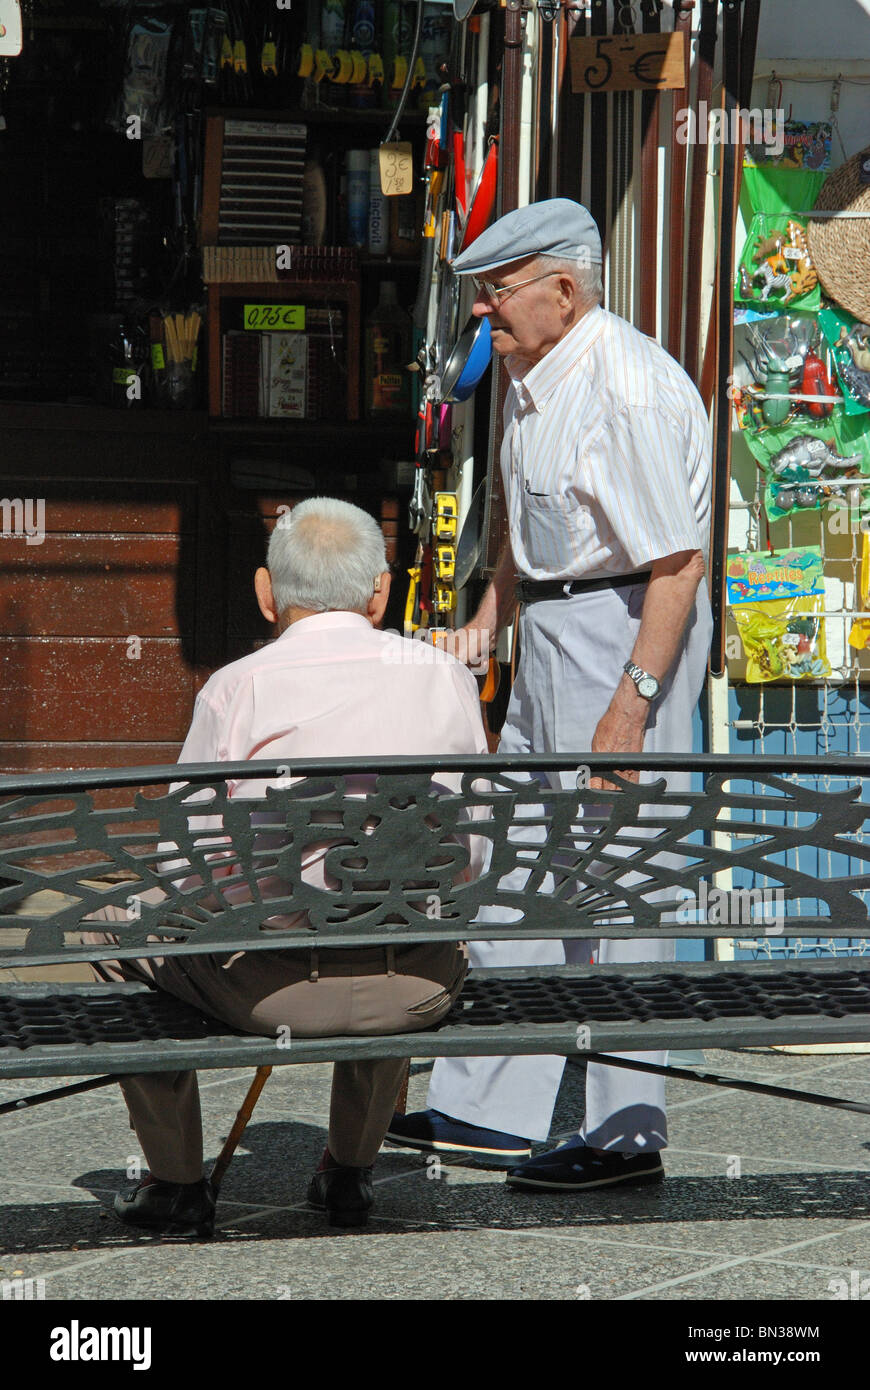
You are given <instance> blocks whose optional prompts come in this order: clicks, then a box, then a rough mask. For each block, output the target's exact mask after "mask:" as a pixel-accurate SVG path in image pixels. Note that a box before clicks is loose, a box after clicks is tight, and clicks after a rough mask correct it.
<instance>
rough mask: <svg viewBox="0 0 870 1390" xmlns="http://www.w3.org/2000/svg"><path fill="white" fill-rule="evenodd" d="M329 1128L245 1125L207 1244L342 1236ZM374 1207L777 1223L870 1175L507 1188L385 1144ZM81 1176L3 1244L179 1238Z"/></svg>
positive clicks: (538, 1225)
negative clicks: (329, 1161)
mask: <svg viewBox="0 0 870 1390" xmlns="http://www.w3.org/2000/svg"><path fill="white" fill-rule="evenodd" d="M323 1138H324V1136H323V1130H322V1129H321V1128H319V1127H316V1126H313V1125H310V1124H305V1123H302V1122H297V1121H292V1120H291V1121H282V1122H273V1121H264V1122H263V1123H261V1124H257V1123H256V1122H254V1123H252V1124H250V1125H249V1126H248V1129H247V1130H246V1132H245V1137H244V1142H243V1147H242V1149H241V1150H240V1151H239V1152H238V1153H237V1154H236V1157H235V1158H234V1160H233V1163H232V1165H231V1167H230V1169H229V1172H228V1174H227V1176H226V1179H225V1182H224V1186H223V1188H222V1189H221V1196H220V1200H219V1202H218V1225H217V1229H216V1232H215V1236H214V1241H213V1242H212V1243H215V1242H217V1243H220V1242H232V1243H239V1242H242V1243H244V1244H251V1243H254V1242H258V1241H274V1240H307V1239H312V1238H316V1239H322V1238H323V1237H324V1236H327V1235H328V1236H346V1235H347V1234H348V1233H346V1232H342V1231H338V1230H335V1229H334V1228H330V1227H329V1226H328V1225H327V1224H326V1221H325V1218H324V1216H323V1215H322V1213H318V1212H315V1211H310V1210H307V1209H306V1207H305V1193H306V1188H307V1185H308V1180H309V1177H310V1175H311V1173H312V1172H313V1171H314V1169H315V1168H316V1166H317V1162H318V1160H319V1156H320V1153H321V1151H322V1147H323ZM375 1182H376V1187H375V1201H376V1210H375V1213H374V1214H373V1216H372V1220H371V1223H370V1225H369V1226H368V1227H366V1228H363V1230H362V1231H361V1232H354V1233H352V1234H360V1235H365V1234H366V1232H369V1233H377V1234H386V1233H391V1234H393V1235H395V1236H396V1237H397V1239H401V1238H402V1236H404V1235H413V1234H416V1235H419V1234H424V1233H433V1234H434V1233H439V1234H443V1233H449V1232H450V1231H455V1230H465V1231H470V1230H475V1229H498V1230H505V1231H511V1230H516V1231H523V1230H544V1231H546V1230H571V1229H574V1230H582V1231H583V1232H585V1233H586V1234H589V1235H593V1236H594V1233H595V1231H602V1232H604V1231H607V1230H625V1229H628V1228H636V1227H643V1226H658V1227H661V1226H664V1225H666V1224H669V1223H678V1222H691V1223H696V1222H716V1223H718V1224H719V1225H720V1226H721V1224H722V1223H723V1222H726V1223H727V1222H734V1223H737V1222H741V1221H759V1220H761V1221H782V1220H791V1219H794V1218H796V1217H801V1216H806V1217H813V1218H815V1219H817V1220H818V1219H821V1220H830V1221H839V1222H842V1221H854V1220H857V1221H862V1220H866V1219H867V1218H868V1217H870V1173H867V1172H854V1173H851V1172H842V1171H840V1172H820V1171H818V1170H816V1171H814V1172H811V1173H807V1172H795V1173H770V1174H761V1175H757V1174H753V1175H747V1176H745V1177H740V1178H728V1177H725V1176H715V1177H704V1176H674V1177H669V1178H666V1179H665V1181H664V1182H662V1183H656V1184H651V1185H649V1186H646V1187H633V1188H632V1187H621V1188H618V1189H615V1190H609V1191H608V1190H598V1191H596V1192H594V1193H593V1192H587V1193H585V1194H583V1195H582V1196H580V1195H576V1194H572V1193H560V1192H544V1193H529V1192H522V1191H514V1190H512V1189H510V1188H509V1187H507V1185H506V1184H505V1181H504V1178H503V1176H502V1175H501V1174H499V1173H495V1172H485V1171H483V1170H476V1171H475V1173H474V1174H473V1175H472V1172H471V1170H470V1169H469V1168H467V1167H465V1166H464V1165H463V1166H459V1165H448V1164H446V1163H443V1162H441V1161H439V1162H438V1163H437V1164H436V1163H433V1161H432V1160H431V1158H430V1159H429V1161H428V1162H427V1159H426V1156H424V1155H422V1154H414V1153H409V1152H407V1151H403V1150H398V1149H393V1150H385V1151H384V1152H383V1153H382V1154H381V1155H380V1156H379V1158H378V1162H377V1165H376V1167H375ZM74 1185H75V1186H76V1187H79V1188H84V1189H85V1190H86V1191H88V1192H90V1193H91V1194H92V1195H93V1197H94V1198H95V1199H96V1200H95V1202H94V1203H89V1202H53V1203H50V1204H41V1203H37V1204H26V1203H22V1204H20V1205H10V1206H7V1207H4V1208H3V1227H4V1236H5V1239H4V1246H5V1249H6V1252H7V1254H9V1255H13V1254H14V1253H15V1252H17V1251H39V1252H41V1253H45V1252H49V1251H69V1250H71V1249H73V1248H74V1249H76V1250H78V1251H83V1250H93V1249H100V1250H111V1249H113V1248H118V1247H129V1246H135V1245H138V1244H141V1243H145V1242H150V1243H154V1242H166V1243H175V1241H176V1240H182V1239H183V1240H184V1241H185V1243H187V1241H186V1238H183V1237H176V1238H173V1237H163V1236H153V1235H149V1234H146V1233H143V1234H141V1235H140V1234H139V1233H136V1232H133V1231H131V1230H129V1229H128V1228H125V1227H124V1226H122V1225H121V1223H120V1222H118V1221H117V1219H116V1218H115V1217H114V1215H113V1214H112V1211H111V1204H112V1199H113V1196H114V1194H115V1192H116V1191H117V1190H118V1189H119V1188H124V1187H126V1186H127V1185H128V1183H127V1180H125V1178H124V1175H123V1173H122V1172H119V1171H118V1170H114V1169H111V1170H99V1171H95V1172H88V1173H84V1174H82V1175H81V1176H80V1177H78V1178H76V1179H75V1181H74Z"/></svg>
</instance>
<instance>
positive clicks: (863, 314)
mask: <svg viewBox="0 0 870 1390" xmlns="http://www.w3.org/2000/svg"><path fill="white" fill-rule="evenodd" d="M867 161H870V145H868V147H867V149H865V150H862V151H861V152H860V154H856V155H853V157H852V158H851V159H847V160H846V163H845V164H841V165H840V167H839V169H836V170H835V171H834V173H833V174H831V176H830V178H827V179H826V180H825V182H824V183H823V184H822V188H821V192H820V193H819V196H818V199H817V200H816V208H818V209H821V210H824V211H842V212H863V213H867V214H870V183H862V181H861V166H862V164H864V163H865V162H867ZM807 241H808V244H809V248H810V255H811V256H812V258H813V264H814V266H815V267H816V270H817V271H818V275H819V279H820V281H821V282H822V286H823V288H824V290H825V293H826V294H828V295H829V296H830V297H831V299H835V300H836V301H837V303H838V304H842V306H843V308H844V309H848V310H849V313H850V314H854V315H855V317H856V318H857V319H860V320H861V321H862V322H863V323H870V216H866V217H824V218H816V219H815V220H813V219H812V218H811V219H810V221H809V223H808V224H807Z"/></svg>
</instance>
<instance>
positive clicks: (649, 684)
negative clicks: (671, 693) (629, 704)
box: [622, 661, 661, 700]
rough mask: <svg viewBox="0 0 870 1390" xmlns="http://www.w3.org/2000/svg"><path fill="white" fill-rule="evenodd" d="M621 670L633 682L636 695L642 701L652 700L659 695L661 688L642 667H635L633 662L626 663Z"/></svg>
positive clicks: (653, 677)
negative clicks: (640, 697) (635, 687)
mask: <svg viewBox="0 0 870 1390" xmlns="http://www.w3.org/2000/svg"><path fill="white" fill-rule="evenodd" d="M622 669H623V671H624V672H625V674H626V675H627V676H630V677H631V679H632V680H633V681H634V683H635V685H636V686H637V693H638V695H640V696H642V698H643V699H644V700H654V699H655V698H656V696H657V695H659V694H660V693H661V686H660V685H659V682H658V681H657V680H656V678H655V676H651V675H650V673H649V671H645V670H644V669H643V667H642V666H635V664H634V662H633V661H627V662H626V663H625V665H624V666H623V668H622Z"/></svg>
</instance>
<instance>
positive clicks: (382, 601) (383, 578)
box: [366, 570, 393, 627]
mask: <svg viewBox="0 0 870 1390" xmlns="http://www.w3.org/2000/svg"><path fill="white" fill-rule="evenodd" d="M392 577H393V576H392V575H391V574H390V571H389V570H384V572H383V574H379V575H378V577H377V579H376V580H375V591H374V593H373V594H372V596H371V598H370V599H369V602H368V607H367V609H366V612H367V614H368V616H369V619H370V621H371V624H372V627H377V626H378V624H379V623H381V622H383V618H384V613H385V612H386V610H387V601H388V600H389V597H390V582H391V580H392Z"/></svg>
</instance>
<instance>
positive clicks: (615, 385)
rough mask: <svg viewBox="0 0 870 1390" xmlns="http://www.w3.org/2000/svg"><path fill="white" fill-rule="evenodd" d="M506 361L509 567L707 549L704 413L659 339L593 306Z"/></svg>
mask: <svg viewBox="0 0 870 1390" xmlns="http://www.w3.org/2000/svg"><path fill="white" fill-rule="evenodd" d="M506 366H507V369H508V373H509V375H510V378H511V385H510V387H509V389H508V394H507V400H506V402H505V415H504V419H505V430H504V440H503V443H502V450H501V469H502V477H503V479H504V488H505V497H506V501H507V509H508V519H509V523H510V536H511V547H512V549H513V555H514V561H515V563H516V567H517V571H518V572H519V574H520V575H522V576H524V577H526V578H529V579H585V578H597V577H605V576H607V575H612V574H630V573H632V572H633V571H635V570H641V569H649V567H650V565H651V563H652V561H653V560H657V559H660V558H661V557H662V556H665V555H673V554H674V553H676V552H677V551H681V550H703V551H704V553H705V555H706V552H707V547H708V543H709V531H710V479H711V453H712V447H711V440H710V429H709V424H708V420H707V413H706V411H705V410H704V406H703V403H702V401H701V398H700V396H699V395H698V392H697V391H696V389H695V387H694V385H693V384H692V382H691V381H690V380H689V377H688V376H687V375H686V373H685V372H684V371H683V369H682V367H681V366H680V365H679V363H677V362H675V361H674V359H673V358H672V357H671V356H670V355H669V354H668V353H667V352H665V350H664V348H663V347H661V346H660V345H659V344H658V343H657V342H655V341H654V340H653V339H652V338H648V337H646V336H645V335H644V334H643V333H640V332H638V330H637V329H636V328H633V327H632V326H631V324H630V323H627V322H626V321H625V320H624V319H621V318H618V317H617V316H616V315H615V314H610V313H608V312H607V311H606V310H604V309H600V308H598V307H596V308H594V309H591V310H590V311H589V312H588V313H586V314H584V316H583V318H582V319H581V320H580V322H579V323H578V324H576V325H575V327H574V328H572V329H571V330H570V332H568V333H567V334H566V335H565V337H564V338H562V339H561V341H560V342H558V343H557V344H556V346H555V347H554V348H552V349H551V350H550V351H549V352H548V353H547V354H546V355H545V356H544V357H542V358H541V360H540V362H536V363H534V364H529V363H527V362H523V361H522V360H521V359H519V358H513V357H508V358H507V359H506Z"/></svg>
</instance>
